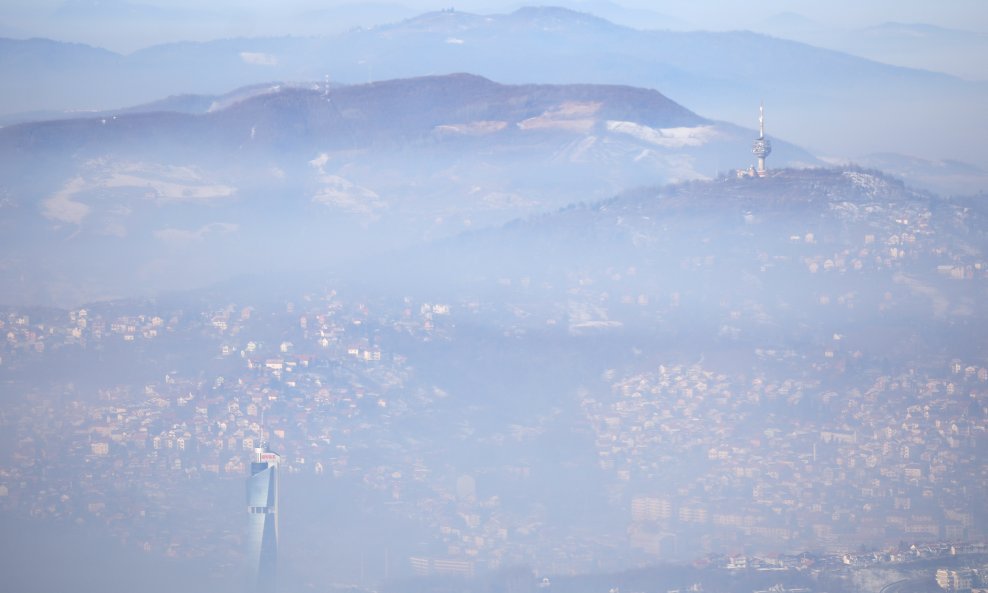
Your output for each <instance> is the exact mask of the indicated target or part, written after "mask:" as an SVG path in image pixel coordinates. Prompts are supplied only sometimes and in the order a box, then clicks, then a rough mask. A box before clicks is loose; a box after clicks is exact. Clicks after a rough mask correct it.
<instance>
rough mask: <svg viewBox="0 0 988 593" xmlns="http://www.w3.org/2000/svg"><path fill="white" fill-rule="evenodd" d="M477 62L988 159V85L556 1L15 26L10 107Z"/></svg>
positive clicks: (362, 78) (776, 124) (846, 138)
mask: <svg viewBox="0 0 988 593" xmlns="http://www.w3.org/2000/svg"><path fill="white" fill-rule="evenodd" d="M452 72H472V73H476V74H479V75H482V76H486V77H489V78H491V79H493V80H498V81H499V82H504V83H515V84H518V83H550V84H579V83H594V84H620V85H631V86H638V87H645V88H654V89H658V90H659V91H660V92H662V93H663V94H665V95H667V96H669V97H672V98H673V99H675V100H677V101H679V102H681V103H683V104H686V105H689V106H690V107H691V108H692V109H694V110H695V111H696V112H697V113H700V114H702V115H704V116H706V117H711V118H715V119H720V120H726V121H732V122H739V123H741V122H752V121H754V119H755V112H756V109H757V107H756V106H757V103H758V102H759V101H760V100H764V101H765V102H766V106H767V109H768V114H769V116H768V117H769V119H768V122H769V123H768V125H769V131H770V132H771V133H774V134H777V135H780V136H783V137H786V138H789V139H791V140H793V141H796V142H799V143H800V144H802V145H804V146H808V147H810V148H811V149H815V151H817V152H818V153H821V154H826V155H832V156H840V157H845V158H847V157H854V156H856V155H860V154H867V153H871V152H901V153H905V154H911V155H914V156H918V157H921V158H926V159H931V160H937V159H943V158H952V159H956V160H962V161H969V162H973V163H975V164H977V165H979V166H982V167H985V166H988V160H986V159H988V157H986V156H985V154H984V152H983V151H982V150H981V147H980V142H979V141H978V140H977V138H980V137H982V136H984V135H985V133H986V132H988V115H985V112H984V110H983V109H981V107H980V106H981V105H983V104H984V102H985V99H986V98H988V85H985V84H981V83H971V82H966V81H963V80H960V79H957V78H954V77H951V76H947V75H942V74H937V73H933V72H927V71H920V70H910V69H906V68H898V67H893V66H887V65H884V64H880V63H877V62H872V61H868V60H865V59H861V58H857V57H853V56H851V55H848V54H843V53H839V52H835V51H830V50H823V49H819V48H815V47H811V46H808V45H804V44H801V43H796V42H792V41H785V40H782V39H777V38H772V37H768V36H765V35H759V34H754V33H747V32H725V33H709V32H672V31H641V30H636V29H630V28H627V27H622V26H618V25H615V24H613V23H611V22H608V21H606V20H603V19H600V18H597V17H593V16H590V15H587V14H583V13H578V12H573V11H570V10H565V9H557V8H523V9H519V10H517V11H515V12H513V13H511V14H505V15H489V16H484V15H476V14H467V13H461V12H455V11H441V12H433V13H428V14H424V15H421V16H417V17H414V18H410V19H407V20H405V21H402V22H400V23H396V24H390V25H380V26H375V27H370V28H363V29H357V30H352V31H349V32H346V33H343V34H338V35H333V36H328V37H308V38H290V37H285V38H266V39H227V40H219V41H214V42H208V43H172V44H166V45H160V46H155V47H150V48H147V49H144V50H140V51H137V52H135V53H133V54H130V55H127V56H122V55H119V54H113V53H111V52H106V51H104V50H98V49H96V48H87V47H80V46H76V45H71V46H70V45H66V44H60V43H57V42H52V41H42V40H30V41H12V40H5V41H3V43H2V44H0V76H2V77H3V79H4V80H5V81H7V84H8V89H9V92H7V93H5V94H4V97H3V98H2V99H0V112H2V113H6V114H12V113H16V112H37V111H39V110H40V111H51V110H78V109H91V110H92V109H96V110H107V109H118V108H122V107H124V106H127V105H134V104H139V103H146V102H151V101H155V100H158V99H160V98H161V97H164V96H170V95H178V94H190V93H191V94H221V93H225V92H227V91H228V90H229V89H231V88H237V87H241V86H245V85H250V84H258V83H267V82H270V81H273V80H281V81H315V82H324V81H325V80H326V78H327V77H328V78H329V79H330V80H331V81H332V82H344V83H357V82H366V81H373V80H384V79H394V78H406V77H412V76H423V75H433V74H447V73H452Z"/></svg>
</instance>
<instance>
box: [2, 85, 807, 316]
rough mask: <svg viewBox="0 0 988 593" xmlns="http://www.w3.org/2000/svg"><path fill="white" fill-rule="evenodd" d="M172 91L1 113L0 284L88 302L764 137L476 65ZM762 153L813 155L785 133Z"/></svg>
mask: <svg viewBox="0 0 988 593" xmlns="http://www.w3.org/2000/svg"><path fill="white" fill-rule="evenodd" d="M207 103H208V105H209V107H206V105H207ZM161 105H162V106H163V107H173V106H174V107H177V108H179V109H181V111H153V110H152V111H138V112H135V113H124V112H120V113H119V114H116V115H114V114H110V113H107V114H102V115H100V116H99V117H90V118H82V119H65V120H52V121H46V122H36V123H24V124H18V125H12V126H8V127H6V128H3V129H0V179H2V180H3V187H2V189H3V195H2V196H0V197H2V204H3V208H4V210H5V211H6V213H7V214H6V215H5V216H4V217H3V222H2V224H3V228H4V233H5V241H6V243H7V246H8V249H7V250H6V259H5V261H4V265H3V271H2V273H3V274H4V275H5V277H6V281H5V282H4V283H3V284H4V286H5V294H3V295H2V300H8V301H21V300H34V301H35V302H56V303H57V302H77V301H79V300H80V299H81V300H85V299H93V298H103V297H108V296H113V295H126V294H132V293H134V291H135V290H136V291H138V292H142V291H145V292H146V291H149V290H150V291H154V290H160V289H166V288H180V287H185V286H195V285H201V284H202V283H208V282H211V281H214V280H216V279H220V278H223V277H227V276H229V275H230V274H232V273H238V272H243V271H246V270H250V269H252V268H254V267H255V266H258V265H261V266H263V267H268V268H272V267H273V268H284V267H289V268H300V267H319V266H324V265H331V264H334V263H339V262H343V261H352V260H354V259H355V258H357V257H363V256H364V255H366V254H368V253H381V252H386V251H388V250H391V249H395V248H400V247H404V246H408V245H413V244H416V243H418V242H421V241H423V240H430V239H435V238H441V237H448V236H452V235H454V234H456V233H459V232H462V231H464V230H469V229H473V228H483V227H487V226H490V225H499V224H502V223H504V222H506V221H508V220H511V219H514V218H519V217H528V216H532V215H535V214H538V213H542V212H547V211H552V210H554V209H557V208H561V207H563V206H566V205H568V204H572V203H575V202H581V201H582V202H589V201H595V200H599V199H603V198H607V197H610V196H612V195H614V194H615V193H618V192H620V191H623V190H625V189H627V188H629V187H635V186H640V185H651V184H659V183H664V182H667V181H675V180H684V179H699V178H705V177H712V176H716V175H717V174H718V173H719V172H721V171H724V170H729V169H731V168H733V167H738V166H740V167H745V166H747V165H749V164H750V163H751V162H752V160H753V157H752V156H751V154H750V147H751V140H752V138H754V137H755V135H756V132H755V131H753V130H746V129H743V128H739V127H736V126H732V125H730V124H725V123H720V122H715V121H711V120H708V119H705V118H702V117H700V116H699V115H697V114H695V113H693V112H692V111H690V110H688V109H686V108H684V107H682V106H681V105H679V104H677V103H675V102H673V101H671V100H670V99H668V98H666V97H665V96H663V95H662V94H660V93H658V92H656V91H653V90H648V89H640V88H633V87H625V86H606V85H502V84H498V83H495V82H492V81H490V80H487V79H484V78H481V77H477V76H473V75H467V74H459V75H449V76H438V77H424V78H417V79H402V80H394V81H385V82H377V83H372V84H367V85H355V86H348V87H328V86H320V85H315V86H312V85H310V86H309V87H308V88H300V87H288V86H286V87H278V86H274V87H252V88H246V89H242V90H240V91H236V92H233V93H230V94H228V95H226V96H223V97H199V98H196V97H185V98H176V99H174V100H172V101H167V102H165V103H163V104H161ZM153 108H154V106H152V107H151V109H153ZM182 111H184V112H182ZM770 162H771V163H776V164H779V165H782V164H785V163H791V164H802V165H807V164H813V163H816V161H815V159H814V158H813V157H812V156H811V155H810V154H808V153H807V152H805V151H803V150H801V149H799V148H797V147H795V146H793V145H791V144H788V143H786V142H783V141H781V140H776V142H775V152H774V153H773V155H772V156H771V159H770ZM87 262H94V265H96V266H97V267H100V268H101V269H102V271H101V272H100V273H99V274H92V273H91V271H90V270H91V266H90V265H88V263H87ZM135 280H136V281H137V283H136V284H135Z"/></svg>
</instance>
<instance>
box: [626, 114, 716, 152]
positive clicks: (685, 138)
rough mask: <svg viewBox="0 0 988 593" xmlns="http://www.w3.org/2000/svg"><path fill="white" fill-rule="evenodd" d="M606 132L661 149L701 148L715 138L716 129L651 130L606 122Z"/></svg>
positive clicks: (707, 127)
mask: <svg viewBox="0 0 988 593" xmlns="http://www.w3.org/2000/svg"><path fill="white" fill-rule="evenodd" d="M607 130H608V131H609V132H617V133H619V134H627V135H629V136H631V137H633V138H637V139H638V140H641V141H643V142H648V143H649V144H654V145H655V146H661V147H663V148H684V147H687V146H703V145H704V144H706V143H708V142H710V141H711V140H713V139H714V138H716V137H717V129H716V128H714V126H696V127H692V128H691V127H679V128H651V127H649V126H645V125H642V124H638V123H635V122H630V121H615V120H608V122H607Z"/></svg>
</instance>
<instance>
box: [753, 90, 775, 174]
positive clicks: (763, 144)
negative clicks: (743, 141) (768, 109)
mask: <svg viewBox="0 0 988 593" xmlns="http://www.w3.org/2000/svg"><path fill="white" fill-rule="evenodd" d="M751 153H752V154H753V155H755V156H756V157H757V158H758V169H757V170H756V171H755V173H757V174H758V176H759V177H765V173H766V171H765V157H767V156H768V155H770V154H772V143H771V142H769V139H768V138H766V137H765V104H764V103H762V104H761V105H759V106H758V139H756V140H755V141H754V143H752V145H751Z"/></svg>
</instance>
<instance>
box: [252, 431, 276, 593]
mask: <svg viewBox="0 0 988 593" xmlns="http://www.w3.org/2000/svg"><path fill="white" fill-rule="evenodd" d="M254 457H255V459H254V462H253V463H251V464H250V477H249V478H247V584H246V591H247V593H275V592H276V591H277V580H278V579H277V577H278V461H279V458H278V455H277V454H275V453H271V452H270V451H267V450H266V449H256V450H255V452H254Z"/></svg>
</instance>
